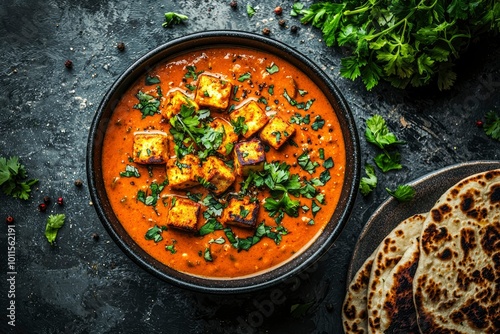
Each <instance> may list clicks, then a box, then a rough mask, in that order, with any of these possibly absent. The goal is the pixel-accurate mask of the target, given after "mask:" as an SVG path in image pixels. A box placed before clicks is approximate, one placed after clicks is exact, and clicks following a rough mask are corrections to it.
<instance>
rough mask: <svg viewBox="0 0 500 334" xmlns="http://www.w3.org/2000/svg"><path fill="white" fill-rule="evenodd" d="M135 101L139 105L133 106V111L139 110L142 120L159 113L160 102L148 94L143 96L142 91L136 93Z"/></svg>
mask: <svg viewBox="0 0 500 334" xmlns="http://www.w3.org/2000/svg"><path fill="white" fill-rule="evenodd" d="M136 96H137V99H139V103H137V104H136V105H134V109H139V110H140V111H141V113H142V118H146V116H153V115H155V114H159V113H160V109H159V107H160V101H159V100H157V99H156V98H154V97H153V96H151V95H149V94H145V93H143V92H142V91H139V92H138V93H137V95H136Z"/></svg>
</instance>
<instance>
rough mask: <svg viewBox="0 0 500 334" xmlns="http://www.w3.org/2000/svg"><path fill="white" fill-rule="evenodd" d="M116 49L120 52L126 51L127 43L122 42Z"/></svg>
mask: <svg viewBox="0 0 500 334" xmlns="http://www.w3.org/2000/svg"><path fill="white" fill-rule="evenodd" d="M116 48H117V49H118V50H120V51H124V50H125V43H123V42H120V43H118V44H117V45H116Z"/></svg>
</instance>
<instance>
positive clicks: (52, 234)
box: [45, 213, 66, 245]
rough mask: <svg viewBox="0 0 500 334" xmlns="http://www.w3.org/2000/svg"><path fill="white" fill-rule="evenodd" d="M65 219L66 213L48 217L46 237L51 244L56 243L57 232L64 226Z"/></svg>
mask: <svg viewBox="0 0 500 334" xmlns="http://www.w3.org/2000/svg"><path fill="white" fill-rule="evenodd" d="M65 220H66V215H65V214H64V213H60V214H56V215H50V216H49V217H48V218H47V224H46V225H45V237H46V238H47V240H48V242H49V243H50V244H51V245H54V242H55V241H56V237H57V232H58V231H59V229H60V228H61V227H63V225H64V221H65Z"/></svg>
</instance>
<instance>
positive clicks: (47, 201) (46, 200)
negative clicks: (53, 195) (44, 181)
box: [43, 196, 50, 205]
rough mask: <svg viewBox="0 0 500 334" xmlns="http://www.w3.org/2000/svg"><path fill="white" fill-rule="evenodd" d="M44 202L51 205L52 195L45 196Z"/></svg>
mask: <svg viewBox="0 0 500 334" xmlns="http://www.w3.org/2000/svg"><path fill="white" fill-rule="evenodd" d="M43 203H45V204H46V205H49V204H50V197H49V196H43Z"/></svg>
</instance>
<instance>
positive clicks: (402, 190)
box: [385, 185, 415, 202]
mask: <svg viewBox="0 0 500 334" xmlns="http://www.w3.org/2000/svg"><path fill="white" fill-rule="evenodd" d="M385 190H386V191H387V192H388V193H389V195H391V196H392V197H394V198H395V199H397V200H398V201H400V202H409V201H411V200H412V199H413V197H415V189H413V187H411V186H409V185H399V186H398V187H397V188H396V190H394V191H393V190H390V189H389V188H385Z"/></svg>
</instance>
